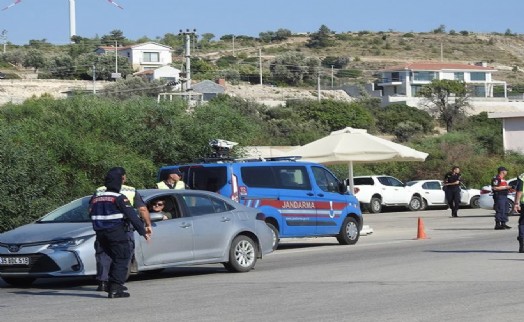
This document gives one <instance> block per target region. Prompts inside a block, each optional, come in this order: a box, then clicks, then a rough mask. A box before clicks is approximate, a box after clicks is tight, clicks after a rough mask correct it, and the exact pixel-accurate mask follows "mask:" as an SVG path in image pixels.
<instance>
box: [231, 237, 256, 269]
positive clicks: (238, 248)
mask: <svg viewBox="0 0 524 322" xmlns="http://www.w3.org/2000/svg"><path fill="white" fill-rule="evenodd" d="M257 257H258V247H257V245H256V244H255V242H254V241H253V240H252V239H251V238H249V237H247V236H244V235H238V236H237V237H235V239H233V242H232V243H231V248H230V249H229V262H227V263H224V267H225V268H226V269H227V270H228V271H230V272H249V271H250V270H252V269H253V268H255V264H256V263H257Z"/></svg>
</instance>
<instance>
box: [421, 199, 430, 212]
mask: <svg viewBox="0 0 524 322" xmlns="http://www.w3.org/2000/svg"><path fill="white" fill-rule="evenodd" d="M427 207H428V201H427V200H426V199H424V198H422V199H421V200H420V209H419V210H426V208H427Z"/></svg>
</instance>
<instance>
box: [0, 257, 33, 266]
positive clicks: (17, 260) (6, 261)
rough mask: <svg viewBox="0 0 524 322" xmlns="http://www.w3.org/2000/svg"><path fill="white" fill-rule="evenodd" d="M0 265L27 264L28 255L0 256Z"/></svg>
mask: <svg viewBox="0 0 524 322" xmlns="http://www.w3.org/2000/svg"><path fill="white" fill-rule="evenodd" d="M0 265H29V257H0Z"/></svg>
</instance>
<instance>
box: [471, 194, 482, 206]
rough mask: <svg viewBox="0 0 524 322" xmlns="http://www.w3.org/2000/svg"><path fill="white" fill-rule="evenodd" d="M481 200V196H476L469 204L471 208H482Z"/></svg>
mask: <svg viewBox="0 0 524 322" xmlns="http://www.w3.org/2000/svg"><path fill="white" fill-rule="evenodd" d="M479 199H480V196H475V197H473V198H471V201H470V202H469V205H470V207H471V208H480V203H479Z"/></svg>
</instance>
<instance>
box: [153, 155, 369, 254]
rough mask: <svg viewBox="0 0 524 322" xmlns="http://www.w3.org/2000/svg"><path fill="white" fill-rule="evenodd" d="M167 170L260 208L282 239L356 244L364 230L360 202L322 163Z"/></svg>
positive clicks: (282, 161) (229, 163)
mask: <svg viewBox="0 0 524 322" xmlns="http://www.w3.org/2000/svg"><path fill="white" fill-rule="evenodd" d="M218 161H219V162H215V161H214V160H211V161H207V162H206V161H204V162H202V163H194V164H184V165H173V166H166V167H163V168H161V169H160V170H159V173H158V180H163V179H165V177H166V173H168V171H169V170H171V169H173V168H175V169H179V170H180V171H181V172H182V173H183V179H184V181H185V183H186V184H187V185H188V186H189V187H190V188H191V189H202V190H208V191H213V192H217V193H219V194H221V195H223V196H226V197H229V198H231V199H232V200H235V201H238V202H240V203H242V204H244V205H246V206H248V207H253V208H257V209H259V211H261V212H263V213H264V215H265V216H266V223H267V225H268V226H269V227H270V228H271V229H272V230H273V233H274V244H273V247H274V248H276V247H277V246H278V241H279V238H286V237H293V238H297V237H315V236H333V237H336V238H337V240H338V242H339V243H340V244H343V245H352V244H356V243H357V241H358V239H359V236H360V230H361V229H362V226H363V223H364V221H363V218H362V212H361V211H360V208H359V203H358V200H357V199H356V198H355V197H354V196H353V195H351V194H349V193H348V192H347V187H346V186H345V185H344V183H343V182H341V181H339V180H338V179H337V178H336V177H335V175H334V174H333V173H332V172H331V171H329V169H327V168H326V167H324V166H323V165H321V164H318V163H314V162H302V161H298V160H296V159H294V158H276V159H275V160H271V159H266V160H265V161H259V160H218Z"/></svg>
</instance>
